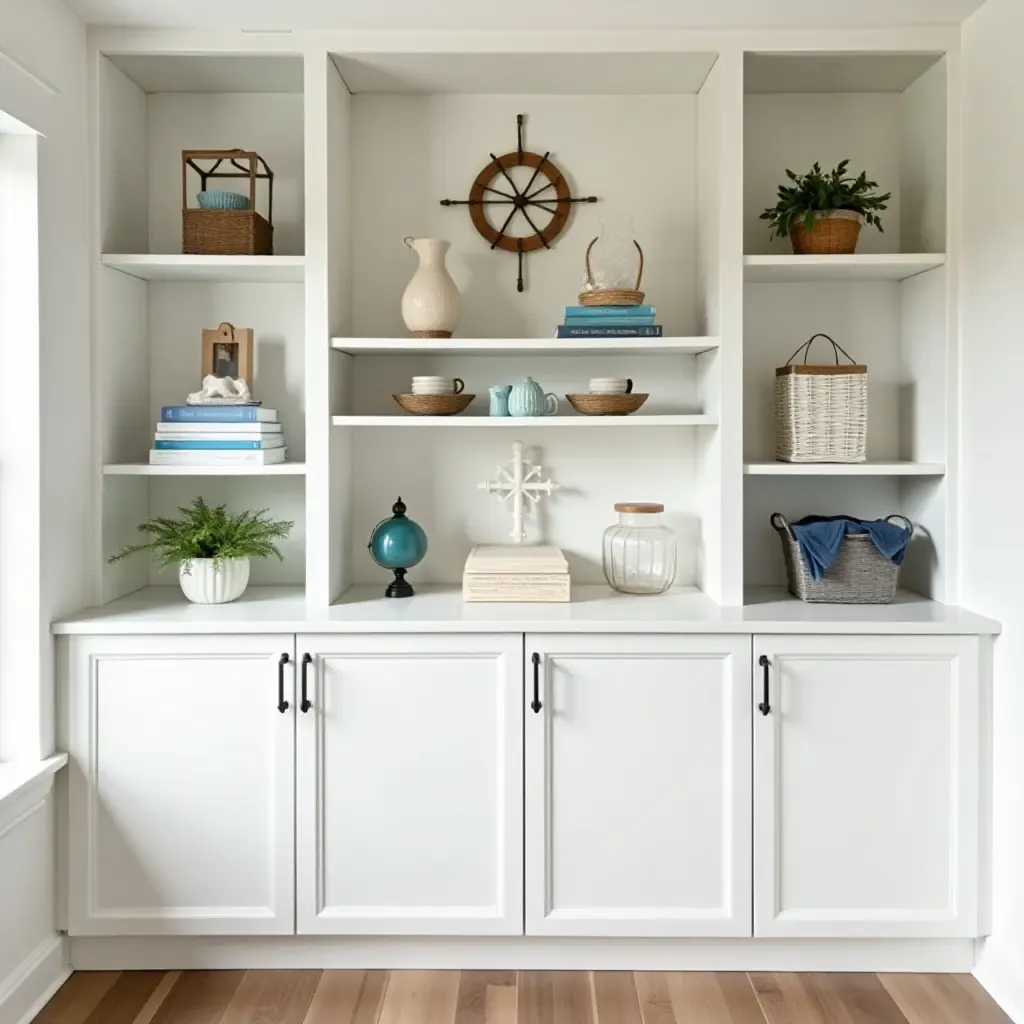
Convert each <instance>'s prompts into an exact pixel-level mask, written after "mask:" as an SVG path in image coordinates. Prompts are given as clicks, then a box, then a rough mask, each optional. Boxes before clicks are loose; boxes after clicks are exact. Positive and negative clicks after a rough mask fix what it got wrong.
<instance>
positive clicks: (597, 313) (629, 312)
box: [565, 306, 658, 320]
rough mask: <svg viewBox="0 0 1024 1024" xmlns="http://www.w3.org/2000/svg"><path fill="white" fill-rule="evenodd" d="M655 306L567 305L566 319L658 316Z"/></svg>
mask: <svg viewBox="0 0 1024 1024" xmlns="http://www.w3.org/2000/svg"><path fill="white" fill-rule="evenodd" d="M657 315H658V311H657V309H655V307H654V306H566V307H565V318H566V320H575V319H576V317H578V316H586V317H593V318H598V319H603V318H604V317H606V316H610V317H616V316H629V317H633V316H650V317H653V316H657Z"/></svg>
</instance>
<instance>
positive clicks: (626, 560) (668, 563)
mask: <svg viewBox="0 0 1024 1024" xmlns="http://www.w3.org/2000/svg"><path fill="white" fill-rule="evenodd" d="M615 511H616V512H618V514H619V521H618V522H617V523H616V524H615V525H614V526H609V527H608V529H607V530H605V531H604V543H603V545H602V565H603V568H604V577H605V579H606V580H607V581H608V585H609V586H611V587H613V588H614V589H615V590H618V591H620V592H621V593H623V594H664V593H665V591H666V590H668V588H669V587H671V586H672V583H673V581H674V580H675V578H676V535H675V534H674V533H673V532H672V530H671V529H669V527H667V526H666V525H665V523H664V522H663V521H662V520H663V513H664V511H665V506H664V505H661V504H657V503H653V502H644V501H632V502H622V503H621V504H618V505H616V506H615Z"/></svg>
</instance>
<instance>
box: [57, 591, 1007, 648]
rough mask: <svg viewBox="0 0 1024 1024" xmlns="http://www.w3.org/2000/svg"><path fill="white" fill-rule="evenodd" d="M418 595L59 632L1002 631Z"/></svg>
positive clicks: (615, 602) (208, 612) (111, 607)
mask: <svg viewBox="0 0 1024 1024" xmlns="http://www.w3.org/2000/svg"><path fill="white" fill-rule="evenodd" d="M412 583H413V586H415V587H416V596H415V597H411V598H408V599H406V600H401V601H396V600H393V599H389V598H385V597H384V588H385V586H386V585H387V581H386V580H385V579H384V578H383V576H382V578H381V580H380V582H379V583H377V584H374V585H371V586H365V585H364V586H356V587H352V588H351V589H350V590H348V591H346V593H345V594H344V595H343V596H342V598H341V600H340V601H339V602H338V603H336V604H334V605H332V606H331V607H329V608H315V607H311V606H308V605H307V603H306V600H305V596H304V593H303V590H302V588H301V587H250V588H249V589H248V590H247V591H246V592H245V594H244V595H243V596H242V597H241V598H240V599H239V600H238V601H235V602H232V603H231V604H222V605H199V604H190V603H189V602H188V601H186V600H185V597H184V596H183V595H182V593H181V590H180V588H178V587H172V586H167V587H146V588H144V589H143V590H139V591H136V592H135V593H134V594H129V595H128V596H127V597H123V598H120V599H119V600H117V601H113V602H111V603H110V604H108V605H103V606H102V607H96V608H87V609H85V610H84V611H82V612H80V613H79V614H77V615H72V616H70V617H68V618H66V619H62V620H61V621H59V622H57V623H55V624H54V625H53V627H52V630H53V632H54V633H57V634H151V633H159V634H199V633H494V632H512V633H532V632H539V633H601V634H605V633H743V634H747V633H750V634H753V633H789V632H793V631H794V630H795V631H798V632H802V633H825V634H844V633H845V634H861V633H869V634H896V635H902V634H909V633H924V634H929V633H930V634H967V635H971V634H974V635H977V634H982V635H985V634H994V633H998V632H999V625H998V624H997V623H995V622H993V621H992V620H991V619H986V618H983V617H982V616H980V615H974V614H972V613H971V612H968V611H965V610H964V609H962V608H957V607H954V606H951V605H943V604H939V603H937V602H935V601H929V600H927V599H925V598H923V597H918V596H916V595H914V594H908V593H905V592H902V591H901V592H900V593H899V594H898V595H897V598H896V601H895V603H893V604H889V605H819V604H805V603H804V602H803V601H798V600H797V599H796V598H793V597H790V596H788V595H787V594H786V593H785V591H781V590H776V589H764V590H756V591H752V592H751V593H750V594H749V595H748V599H747V600H748V603H747V604H746V605H744V606H742V607H723V606H722V605H718V604H716V603H715V602H714V601H712V600H711V599H710V598H709V597H708V596H707V595H706V594H704V593H703V592H702V591H700V590H697V589H696V588H693V587H678V588H673V589H672V590H670V591H669V592H668V593H667V594H663V595H662V596H660V597H631V596H629V595H627V594H618V593H616V592H615V591H613V590H611V589H610V588H609V587H606V586H574V587H573V589H572V601H571V602H569V603H568V604H529V603H521V604H467V603H465V602H464V601H463V600H462V589H461V587H458V586H429V585H421V584H419V583H417V581H416V580H415V579H413V581H412Z"/></svg>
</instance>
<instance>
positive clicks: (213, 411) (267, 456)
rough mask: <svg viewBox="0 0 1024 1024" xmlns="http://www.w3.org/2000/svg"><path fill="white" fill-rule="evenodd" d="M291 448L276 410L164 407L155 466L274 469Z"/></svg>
mask: <svg viewBox="0 0 1024 1024" xmlns="http://www.w3.org/2000/svg"><path fill="white" fill-rule="evenodd" d="M287 455H288V450H287V449H286V448H285V444H284V434H282V433H281V424H280V423H279V422H278V419H277V412H276V411H275V410H274V409H264V408H262V407H261V406H259V405H165V406H164V407H163V409H161V410H160V422H159V423H157V425H156V434H155V435H154V437H153V448H152V450H151V451H150V453H149V462H150V465H153V466H273V465H276V464H278V463H281V462H284V461H285V459H286V458H287Z"/></svg>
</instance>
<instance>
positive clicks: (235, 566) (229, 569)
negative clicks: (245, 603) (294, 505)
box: [109, 498, 295, 604]
mask: <svg viewBox="0 0 1024 1024" xmlns="http://www.w3.org/2000/svg"><path fill="white" fill-rule="evenodd" d="M267 511H268V510H267V509H261V510H260V511H259V512H241V513H239V514H238V515H232V513H230V512H229V511H228V510H227V506H226V505H207V504H206V502H205V501H204V500H203V499H202V498H193V499H192V501H191V503H190V504H189V505H188V506H187V507H184V508H179V509H178V512H179V513H180V517H179V518H177V519H166V518H164V517H162V516H161V517H157V518H155V519H150V520H148V521H147V522H145V523H140V524H139V532H140V533H145V534H148V535H149V536H150V537H151V538H152V539H151V540H150V541H148V542H147V543H145V544H129V545H127V546H126V547H125V548H123V549H122V550H121V551H119V552H118V553H117V554H116V555H112V556H111V557H110V559H109V561H111V562H118V561H120V560H121V559H122V558H127V557H128V556H129V555H134V554H135V553H136V552H138V551H148V552H150V554H151V555H152V556H153V560H154V561H155V562H157V563H158V564H159V565H160V566H162V567H167V566H174V565H176V566H177V567H178V582H179V583H180V584H181V589H182V590H183V591H184V594H185V596H186V597H187V598H188V599H189V600H190V601H194V602H195V603H196V604H226V603H227V602H228V601H235V600H237V599H238V598H239V597H241V596H242V594H243V593H244V592H245V588H246V587H247V586H248V584H249V561H250V559H253V558H267V557H269V556H270V555H276V556H277V557H278V558H279V559H281V558H283V556H282V555H281V552H280V551H279V550H278V548H277V544H276V543H275V542H276V541H279V540H282V539H284V538H285V537H287V536H288V533H289V532H290V531H291V528H292V527H293V526H294V525H295V524H294V523H290V522H284V521H274V520H272V519H270V518H268V516H267Z"/></svg>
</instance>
